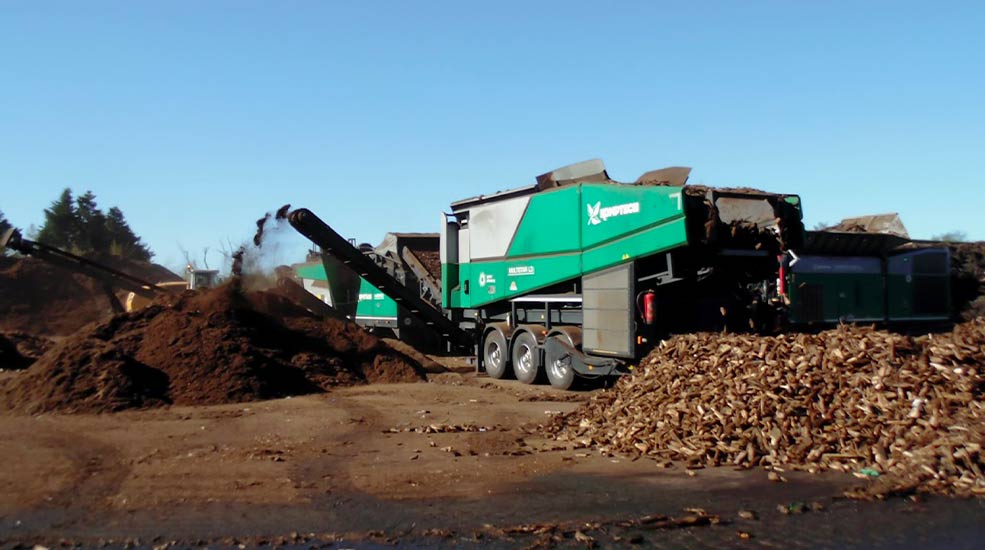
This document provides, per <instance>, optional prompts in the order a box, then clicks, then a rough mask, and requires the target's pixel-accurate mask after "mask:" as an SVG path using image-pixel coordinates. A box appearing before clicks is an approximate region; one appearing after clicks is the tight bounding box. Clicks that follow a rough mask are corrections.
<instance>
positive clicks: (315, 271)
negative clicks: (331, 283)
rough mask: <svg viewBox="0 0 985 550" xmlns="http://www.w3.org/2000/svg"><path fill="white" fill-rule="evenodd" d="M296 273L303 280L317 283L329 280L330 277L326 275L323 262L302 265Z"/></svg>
mask: <svg viewBox="0 0 985 550" xmlns="http://www.w3.org/2000/svg"><path fill="white" fill-rule="evenodd" d="M294 272H295V273H296V274H297V276H298V277H300V278H302V279H312V280H315V281H327V280H328V275H326V274H325V265H324V264H322V263H321V262H318V263H311V264H305V265H300V266H298V267H297V268H296V269H295V270H294Z"/></svg>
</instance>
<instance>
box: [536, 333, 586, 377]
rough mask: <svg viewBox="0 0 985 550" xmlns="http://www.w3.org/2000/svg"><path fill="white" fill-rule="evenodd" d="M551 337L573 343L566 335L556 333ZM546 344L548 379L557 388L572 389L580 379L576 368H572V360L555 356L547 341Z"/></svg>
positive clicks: (545, 358) (545, 361)
mask: <svg viewBox="0 0 985 550" xmlns="http://www.w3.org/2000/svg"><path fill="white" fill-rule="evenodd" d="M550 338H556V339H558V340H560V341H562V342H564V343H565V344H568V345H571V340H570V339H569V338H568V337H566V336H564V335H558V334H554V335H552V336H550ZM550 338H549V339H550ZM544 344H545V345H544V370H545V371H547V380H548V381H549V382H550V383H551V385H552V386H554V387H555V388H558V389H561V390H570V389H571V387H572V386H574V385H575V382H576V381H577V380H578V376H577V375H576V374H575V369H573V368H571V360H570V359H564V360H562V358H561V357H555V356H553V354H551V352H550V348H549V347H548V346H547V345H546V344H547V342H546V341H545V342H544Z"/></svg>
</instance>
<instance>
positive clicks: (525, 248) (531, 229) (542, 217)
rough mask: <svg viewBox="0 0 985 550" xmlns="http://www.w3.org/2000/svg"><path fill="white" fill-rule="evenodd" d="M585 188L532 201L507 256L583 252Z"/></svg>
mask: <svg viewBox="0 0 985 550" xmlns="http://www.w3.org/2000/svg"><path fill="white" fill-rule="evenodd" d="M580 204H581V187H580V186H577V185H572V186H568V187H561V188H559V189H555V190H553V191H548V192H546V193H538V194H536V195H534V196H533V197H531V198H530V204H529V205H528V206H527V211H526V212H525V213H524V215H523V219H522V220H521V221H520V226H519V227H518V228H517V231H516V235H515V236H514V237H513V242H512V243H511V244H510V248H509V252H507V256H509V257H517V256H531V255H544V254H556V253H563V252H576V251H578V250H579V249H580V248H581V230H582V221H581V218H580V217H579V216H578V215H577V213H578V212H581V208H583V207H582V206H580Z"/></svg>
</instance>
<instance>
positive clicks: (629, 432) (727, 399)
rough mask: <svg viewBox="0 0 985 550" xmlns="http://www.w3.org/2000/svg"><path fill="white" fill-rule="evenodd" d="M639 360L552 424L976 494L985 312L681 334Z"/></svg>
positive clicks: (657, 449)
mask: <svg viewBox="0 0 985 550" xmlns="http://www.w3.org/2000/svg"><path fill="white" fill-rule="evenodd" d="M640 368H641V372H638V373H636V374H635V375H633V376H627V377H625V378H623V379H622V380H620V381H619V383H617V384H616V385H615V386H614V387H613V388H612V389H610V390H607V391H604V392H600V393H598V394H597V395H596V396H594V397H593V398H592V399H591V400H590V401H589V402H588V403H586V404H585V405H583V406H582V407H580V408H579V409H577V410H576V411H574V412H572V413H571V414H569V415H566V416H563V417H558V418H556V419H555V420H554V423H553V424H552V425H551V426H549V428H550V431H552V432H553V433H554V434H555V437H556V438H557V439H559V440H562V441H568V442H573V443H574V444H575V446H579V447H593V448H596V449H598V450H600V451H601V452H603V453H617V454H628V455H643V456H647V457H653V458H656V459H662V460H673V461H685V462H687V463H688V464H689V465H690V466H692V467H694V466H720V465H734V466H741V467H754V466H761V467H767V468H772V467H784V468H791V469H801V470H808V471H811V472H817V471H821V470H840V471H845V472H852V473H855V474H856V475H860V476H866V477H871V478H880V477H881V478H882V480H881V481H882V482H890V484H891V485H893V486H894V487H895V489H893V487H890V486H888V485H887V490H898V489H901V488H905V487H910V488H911V489H912V490H917V491H921V492H935V493H945V494H960V495H969V494H979V495H982V494H985V476H983V475H982V471H983V470H985V453H983V451H982V446H983V445H985V400H983V390H985V319H983V318H978V319H975V320H972V321H969V322H966V323H963V324H960V325H957V326H955V328H954V330H953V331H952V332H947V333H941V334H931V335H925V336H919V337H915V338H914V337H910V336H903V335H899V334H894V333H891V332H886V331H881V330H875V329H874V328H871V327H857V326H847V325H843V326H840V327H838V328H836V329H833V330H828V331H825V332H821V333H819V334H786V335H781V336H775V337H763V336H752V335H732V334H688V335H682V336H676V337H673V338H671V339H669V340H667V341H664V342H662V343H661V345H660V346H659V347H658V348H657V349H656V350H654V351H653V353H651V354H650V355H649V356H648V357H647V358H646V359H644V360H643V361H642V362H641V365H640ZM860 472H861V473H860ZM884 484H885V483H884Z"/></svg>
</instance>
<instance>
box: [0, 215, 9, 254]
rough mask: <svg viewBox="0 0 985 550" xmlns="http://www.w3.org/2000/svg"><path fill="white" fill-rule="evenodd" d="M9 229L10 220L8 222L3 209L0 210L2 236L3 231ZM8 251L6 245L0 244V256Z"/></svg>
mask: <svg viewBox="0 0 985 550" xmlns="http://www.w3.org/2000/svg"><path fill="white" fill-rule="evenodd" d="M8 229H10V222H8V221H7V217H6V216H4V215H3V211H0V236H2V235H3V232H4V231H6V230H8ZM6 252H7V250H6V249H5V247H3V246H0V256H2V255H3V254H5V253H6Z"/></svg>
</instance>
